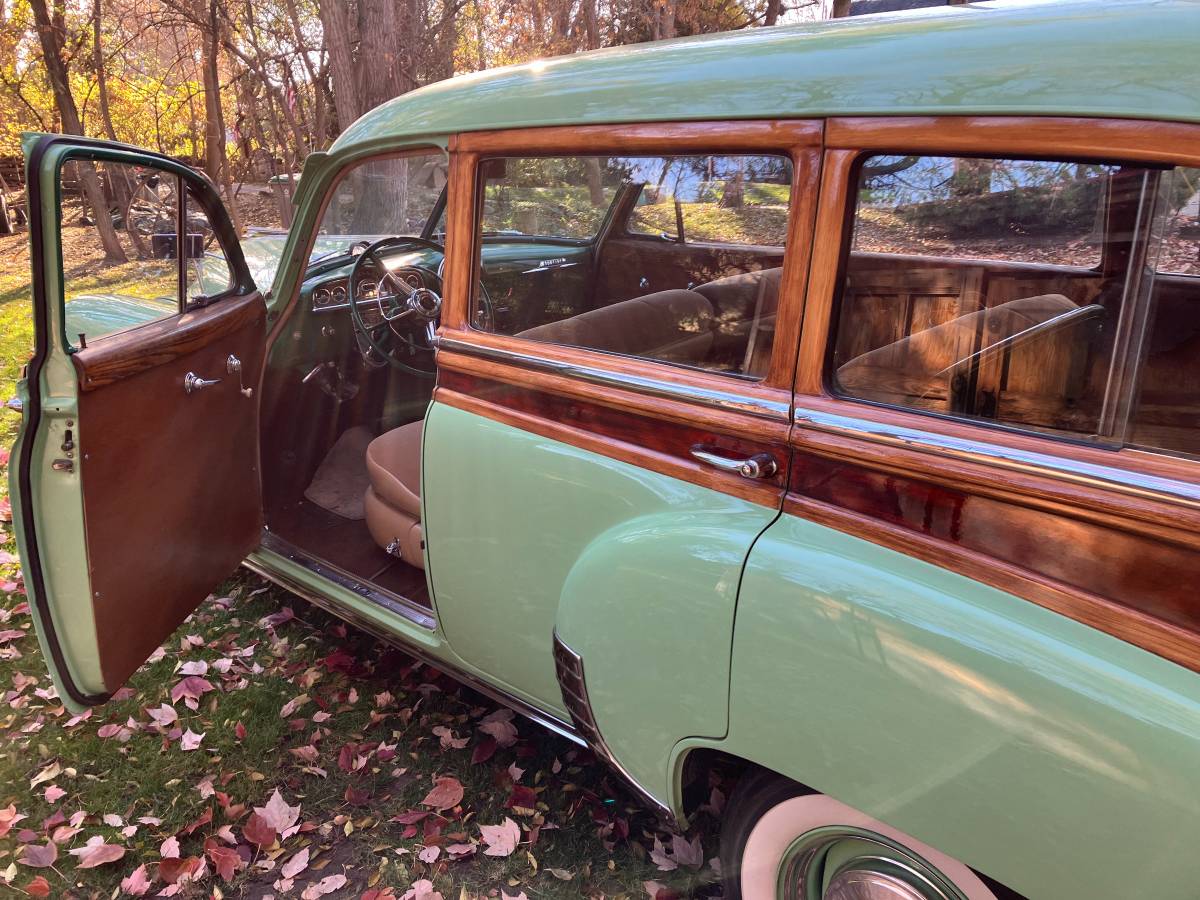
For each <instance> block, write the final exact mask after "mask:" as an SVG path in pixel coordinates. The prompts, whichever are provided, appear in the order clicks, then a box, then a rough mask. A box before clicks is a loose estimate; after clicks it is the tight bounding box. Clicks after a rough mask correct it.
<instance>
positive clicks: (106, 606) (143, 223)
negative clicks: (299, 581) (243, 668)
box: [10, 135, 266, 710]
mask: <svg viewBox="0 0 1200 900" xmlns="http://www.w3.org/2000/svg"><path fill="white" fill-rule="evenodd" d="M24 149H25V157H26V174H27V191H28V194H27V198H28V207H29V224H30V240H31V243H32V258H33V272H32V276H33V315H34V326H35V338H36V343H35V349H34V355H33V358H32V360H31V361H30V363H29V366H28V368H27V370H26V377H25V379H24V381H23V382H21V384H20V385H19V386H18V392H19V396H20V398H21V400H22V401H23V410H24V412H23V422H22V427H21V431H20V436H19V437H18V440H17V444H16V446H15V448H14V451H13V454H12V465H11V473H10V479H11V488H12V490H11V496H12V499H13V521H14V526H15V530H16V533H17V541H18V547H19V549H20V554H21V564H22V567H23V569H24V574H25V584H26V589H27V591H28V595H29V601H30V606H31V607H32V609H33V612H34V617H35V622H36V625H37V630H38V635H39V638H40V640H41V645H42V650H43V653H44V655H45V657H46V661H47V663H48V665H49V667H50V670H51V674H52V676H53V678H54V682H55V684H56V686H57V687H58V691H59V694H60V695H61V696H62V698H63V700H64V701H65V702H66V703H67V705H68V706H69V707H70V708H72V709H75V710H78V708H80V707H83V706H90V705H96V704H99V703H103V702H104V701H105V700H106V699H108V697H109V696H111V694H112V693H113V692H114V691H115V690H116V689H117V688H119V687H120V686H121V685H122V684H124V683H125V681H126V680H127V679H128V678H129V676H130V675H131V674H133V672H134V671H136V670H137V668H138V667H139V666H140V665H141V664H142V663H143V662H144V661H145V660H146V658H147V657H148V656H150V654H151V653H153V651H154V650H155V648H156V647H158V646H159V645H160V644H161V643H162V641H163V640H164V639H165V638H166V637H167V636H168V635H169V634H170V633H171V632H172V630H173V629H175V628H176V627H177V626H178V625H179V623H180V622H182V621H183V620H184V619H185V618H186V617H187V616H188V614H189V613H190V612H191V611H192V610H193V609H195V608H196V606H197V605H198V604H199V603H200V602H201V601H202V600H203V599H204V597H205V596H206V595H207V594H208V593H209V592H210V591H211V590H213V589H214V588H215V587H216V586H217V585H218V584H219V583H220V582H221V580H223V579H224V578H226V577H227V576H229V575H230V574H231V573H232V572H233V571H234V570H235V569H236V567H237V565H238V564H239V562H240V561H241V560H242V559H243V558H244V557H245V555H246V554H247V553H248V552H249V551H250V550H251V549H253V548H254V547H255V546H257V544H258V542H259V539H260V534H261V531H262V493H261V487H260V479H259V471H258V467H259V462H258V459H259V457H258V402H259V398H258V385H259V378H260V374H261V369H262V361H263V352H264V341H265V327H266V325H265V320H266V310H265V306H264V303H263V299H262V297H261V295H260V294H259V293H258V291H257V289H256V288H255V286H254V283H253V280H252V279H251V277H250V273H249V271H248V270H247V268H246V264H245V261H244V259H243V257H242V252H241V249H240V247H239V245H238V242H237V237H236V233H235V231H234V229H233V226H232V224H231V223H230V220H229V217H228V215H227V213H226V211H225V209H224V208H223V207H222V205H221V202H220V199H219V197H218V194H217V192H216V189H215V188H214V187H213V186H212V184H211V182H209V181H208V180H207V179H205V178H204V177H203V176H201V175H199V174H198V173H196V172H195V171H193V170H192V169H190V168H188V167H187V166H184V165H182V164H180V163H179V162H177V161H175V160H173V159H170V158H168V157H165V156H160V155H158V154H155V153H151V152H148V151H143V150H138V149H135V148H132V147H127V146H124V145H121V144H115V143H107V142H100V141H92V140H88V139H85V138H78V137H74V136H64V135H27V136H26V137H25V146H24Z"/></svg>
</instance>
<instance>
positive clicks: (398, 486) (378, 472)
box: [364, 419, 425, 569]
mask: <svg viewBox="0 0 1200 900" xmlns="http://www.w3.org/2000/svg"><path fill="white" fill-rule="evenodd" d="M423 425H424V421H423V420H421V419H418V420H417V421H415V422H409V423H408V424H407V425H401V426H400V427H399V428H393V429H392V430H391V431H385V432H384V433H383V434H381V435H379V437H377V438H375V439H374V440H373V441H371V443H370V444H368V445H367V476H368V478H369V479H370V482H371V483H370V485H369V486H368V487H367V493H366V497H365V499H364V503H365V507H366V515H367V530H368V531H370V532H371V537H372V538H373V539H374V541H375V543H377V544H378V545H379V546H380V547H382V548H383V549H384V550H386V551H387V552H388V553H391V554H392V555H393V556H399V557H400V558H401V559H402V560H404V561H405V562H406V563H408V564H409V565H411V566H416V567H417V568H419V569H423V568H425V554H424V552H423V551H424V541H423V534H422V531H421V429H422V426H423Z"/></svg>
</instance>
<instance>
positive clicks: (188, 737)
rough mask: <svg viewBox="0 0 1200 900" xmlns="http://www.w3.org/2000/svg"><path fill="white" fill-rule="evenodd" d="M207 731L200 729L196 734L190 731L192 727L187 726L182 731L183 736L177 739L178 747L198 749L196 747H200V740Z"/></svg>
mask: <svg viewBox="0 0 1200 900" xmlns="http://www.w3.org/2000/svg"><path fill="white" fill-rule="evenodd" d="M207 733H208V732H206V731H202V732H200V733H199V734H196V732H194V731H192V729H191V728H189V729H188V730H187V731H185V732H184V733H183V738H182V739H181V740H180V741H179V749H181V750H198V749H200V742H201V741H202V740H204V735H206V734H207Z"/></svg>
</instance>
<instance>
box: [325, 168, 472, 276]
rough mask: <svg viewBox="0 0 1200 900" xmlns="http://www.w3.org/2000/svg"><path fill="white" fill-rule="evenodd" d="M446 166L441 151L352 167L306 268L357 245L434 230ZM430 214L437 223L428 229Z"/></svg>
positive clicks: (335, 190)
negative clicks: (435, 215)
mask: <svg viewBox="0 0 1200 900" xmlns="http://www.w3.org/2000/svg"><path fill="white" fill-rule="evenodd" d="M448 166H449V161H448V158H447V156H446V154H445V153H444V152H442V151H441V150H429V151H427V152H421V153H409V154H405V155H404V156H389V157H376V158H374V159H368V160H365V161H363V162H360V163H355V164H354V165H352V166H351V167H350V168H349V169H348V170H347V171H346V172H345V173H344V174H343V175H342V176H341V177H340V178H339V180H338V182H337V184H336V186H335V187H334V188H333V191H332V193H331V194H330V196H329V201H328V203H327V204H326V206H325V211H324V212H323V213H322V215H321V222H320V224H319V225H318V227H317V237H316V239H315V241H314V242H313V248H312V252H311V253H310V254H309V264H310V265H311V264H312V263H313V262H315V261H317V260H318V259H320V258H322V257H325V258H330V257H332V256H336V255H338V254H341V253H345V252H347V251H349V250H350V249H351V248H352V247H353V246H354V245H355V244H358V243H361V242H363V241H367V242H372V241H377V240H379V239H380V238H385V237H392V236H406V237H420V236H421V234H422V233H423V231H424V230H425V228H426V226H427V225H429V226H430V227H431V229H432V230H437V229H438V228H439V227H440V222H441V217H440V214H441V212H442V204H441V203H440V202H439V201H440V199H441V197H442V194H443V191H444V190H445V187H446V173H447V169H448ZM435 213H437V214H439V218H438V220H437V221H435V222H433V223H430V222H429V219H430V217H431V216H432V215H434V214H435ZM443 230H444V229H443Z"/></svg>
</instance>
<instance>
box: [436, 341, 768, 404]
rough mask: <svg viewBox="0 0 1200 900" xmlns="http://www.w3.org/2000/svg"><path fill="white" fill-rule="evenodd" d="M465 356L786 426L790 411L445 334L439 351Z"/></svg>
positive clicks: (737, 396)
mask: <svg viewBox="0 0 1200 900" xmlns="http://www.w3.org/2000/svg"><path fill="white" fill-rule="evenodd" d="M443 350H445V351H449V352H451V353H462V354H465V355H467V356H476V357H479V358H481V359H486V360H490V361H492V362H500V363H506V364H508V365H513V366H520V367H521V368H523V369H533V370H535V371H538V372H549V373H551V374H553V375H563V376H566V377H568V378H574V379H576V380H577V381H586V382H589V383H591V384H599V385H603V386H604V387H614V388H620V389H623V390H627V391H633V392H634V393H637V394H645V395H647V396H650V397H664V398H666V399H668V400H683V401H685V402H687V403H697V404H700V405H701V406H707V407H710V408H712V409H722V410H729V411H732V412H740V413H747V414H749V415H752V416H756V417H757V418H760V419H770V420H772V421H779V422H786V421H787V418H788V413H789V412H790V411H791V409H790V407H789V406H788V404H786V403H773V402H771V401H769V400H759V399H757V398H754V397H746V396H743V395H741V394H737V393H734V392H732V391H716V390H712V389H711V388H700V387H694V386H691V385H686V384H676V383H675V382H673V381H662V380H660V379H657V378H646V377H644V376H641V375H628V374H626V373H624V372H613V371H609V370H608V369H597V368H594V367H593V366H581V365H576V364H575V363H568V362H560V361H558V360H554V359H546V358H545V357H542V356H533V355H530V354H527V353H517V352H515V351H513V350H501V349H499V348H498V347H484V346H481V345H479V344H474V343H471V342H470V341H464V340H462V339H461V338H456V337H452V336H450V335H448V334H446V333H444V332H443V334H442V335H441V338H440V339H439V341H438V351H439V352H441V351H443Z"/></svg>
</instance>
